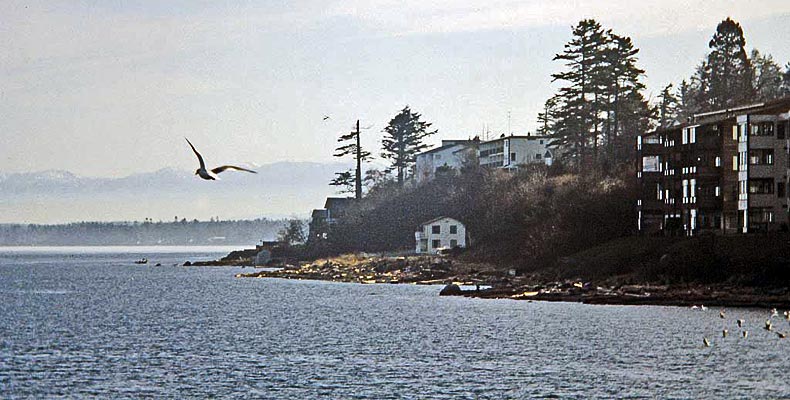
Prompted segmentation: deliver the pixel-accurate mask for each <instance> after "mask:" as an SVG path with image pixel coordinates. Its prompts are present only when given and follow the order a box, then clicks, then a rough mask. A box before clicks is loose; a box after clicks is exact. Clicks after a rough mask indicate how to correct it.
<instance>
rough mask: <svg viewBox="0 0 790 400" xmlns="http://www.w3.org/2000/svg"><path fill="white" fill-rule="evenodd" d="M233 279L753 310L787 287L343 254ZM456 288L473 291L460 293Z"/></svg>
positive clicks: (789, 304) (788, 296) (772, 304)
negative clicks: (655, 280) (565, 276)
mask: <svg viewBox="0 0 790 400" xmlns="http://www.w3.org/2000/svg"><path fill="white" fill-rule="evenodd" d="M236 277H238V278H282V279H305V280H324V281H334V282H349V283H360V284H374V283H388V284H393V283H401V284H402V283H407V284H424V285H445V287H444V289H442V293H441V295H454V296H465V297H470V298H481V299H513V300H528V301H567V302H581V303H585V304H610V305H660V306H694V305H705V306H710V307H755V308H782V309H790V288H786V287H744V286H739V285H702V284H683V285H633V284H615V285H612V284H611V282H609V284H608V285H601V286H598V285H595V284H593V283H591V282H583V281H581V280H569V281H561V282H541V281H540V279H539V278H536V277H526V276H512V275H510V274H508V273H507V272H503V271H502V270H501V268H496V267H494V266H492V265H488V264H475V263H468V262H461V261H458V260H455V259H452V258H446V257H439V256H405V257H384V256H369V255H344V256H341V257H336V258H332V259H322V260H317V261H315V262H312V263H305V264H301V265H299V266H294V265H288V266H286V267H285V268H281V269H276V270H272V269H267V270H261V271H256V272H252V273H246V274H237V275H236ZM461 286H476V288H475V289H472V290H462V289H461Z"/></svg>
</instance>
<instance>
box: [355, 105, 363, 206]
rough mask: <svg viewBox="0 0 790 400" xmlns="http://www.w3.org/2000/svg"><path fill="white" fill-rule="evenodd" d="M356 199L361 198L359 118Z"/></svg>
mask: <svg viewBox="0 0 790 400" xmlns="http://www.w3.org/2000/svg"><path fill="white" fill-rule="evenodd" d="M355 189H356V199H357V200H360V199H362V145H361V144H360V140H359V120H357V179H356V187H355Z"/></svg>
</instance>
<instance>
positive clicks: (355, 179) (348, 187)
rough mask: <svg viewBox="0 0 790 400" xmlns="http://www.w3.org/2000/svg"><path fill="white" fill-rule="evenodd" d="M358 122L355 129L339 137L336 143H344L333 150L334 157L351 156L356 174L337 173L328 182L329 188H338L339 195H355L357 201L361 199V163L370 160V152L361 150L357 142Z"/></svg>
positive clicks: (348, 172) (349, 171) (350, 171)
mask: <svg viewBox="0 0 790 400" xmlns="http://www.w3.org/2000/svg"><path fill="white" fill-rule="evenodd" d="M359 135H360V132H359V120H357V125H356V129H355V130H353V131H351V132H349V133H346V134H343V135H340V137H339V138H338V139H337V141H338V142H340V143H344V144H342V145H340V146H338V148H336V149H335V154H334V156H335V157H345V156H349V155H350V156H352V157H353V158H354V161H356V163H357V170H356V173H354V172H352V170H348V171H343V172H337V173H335V178H334V179H332V181H331V182H329V185H331V186H339V187H340V188H341V189H340V193H355V197H356V198H357V199H360V198H362V167H361V165H362V163H363V162H365V161H367V160H368V159H369V158H370V152H368V151H365V150H363V149H362V146H361V144H360V141H359Z"/></svg>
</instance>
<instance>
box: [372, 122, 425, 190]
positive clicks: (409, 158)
mask: <svg viewBox="0 0 790 400" xmlns="http://www.w3.org/2000/svg"><path fill="white" fill-rule="evenodd" d="M420 117H421V115H420V114H419V113H415V112H412V111H411V109H410V108H409V106H406V107H404V108H403V110H401V111H400V113H398V115H396V116H395V117H393V118H392V119H391V120H390V122H389V124H388V125H387V126H386V127H385V128H384V133H385V136H384V139H382V141H381V144H382V150H383V151H382V153H381V156H382V157H383V158H385V159H388V160H390V162H391V163H392V164H391V165H390V168H389V169H388V171H393V170H394V171H396V175H395V176H396V177H397V182H398V185H399V186H403V183H404V182H405V179H406V175H407V173H408V171H409V170H410V167H412V166H413V165H414V164H415V162H416V157H417V154H418V153H420V152H422V151H423V150H425V149H426V148H428V145H427V144H425V143H423V139H425V138H426V137H428V136H430V135H433V134H434V133H436V130H433V131H431V130H430V127H431V124H430V123H428V122H424V121H421V120H420Z"/></svg>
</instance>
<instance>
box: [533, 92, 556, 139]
mask: <svg viewBox="0 0 790 400" xmlns="http://www.w3.org/2000/svg"><path fill="white" fill-rule="evenodd" d="M556 108H557V98H556V97H550V98H549V99H548V100H546V103H544V105H543V112H541V113H538V129H537V130H536V132H535V133H536V134H537V135H538V136H549V135H551V133H552V132H553V131H554V111H555V109H556Z"/></svg>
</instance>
